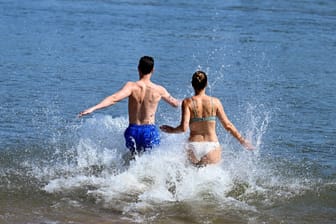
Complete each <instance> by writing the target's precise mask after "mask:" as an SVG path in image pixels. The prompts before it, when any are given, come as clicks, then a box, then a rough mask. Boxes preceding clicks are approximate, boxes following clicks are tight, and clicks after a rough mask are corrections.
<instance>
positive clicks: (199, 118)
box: [189, 98, 216, 123]
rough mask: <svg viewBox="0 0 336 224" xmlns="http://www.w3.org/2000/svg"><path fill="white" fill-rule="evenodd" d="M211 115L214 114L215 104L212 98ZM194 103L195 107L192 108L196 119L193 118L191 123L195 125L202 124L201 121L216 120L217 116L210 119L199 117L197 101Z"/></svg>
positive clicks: (209, 117)
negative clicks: (195, 123)
mask: <svg viewBox="0 0 336 224" xmlns="http://www.w3.org/2000/svg"><path fill="white" fill-rule="evenodd" d="M210 101H211V106H212V108H211V114H214V104H213V100H212V98H211V100H210ZM192 102H193V107H192V110H193V112H194V117H193V118H190V121H189V123H193V122H200V121H215V120H216V116H214V115H213V116H208V117H198V115H197V110H196V104H195V101H194V100H193V99H192Z"/></svg>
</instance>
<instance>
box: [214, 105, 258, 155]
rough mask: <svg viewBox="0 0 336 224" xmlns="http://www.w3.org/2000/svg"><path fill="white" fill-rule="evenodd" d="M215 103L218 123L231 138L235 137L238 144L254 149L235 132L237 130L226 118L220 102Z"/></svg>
mask: <svg viewBox="0 0 336 224" xmlns="http://www.w3.org/2000/svg"><path fill="white" fill-rule="evenodd" d="M216 101H217V103H216V104H217V111H216V116H217V117H218V119H219V121H220V122H221V124H222V125H223V127H224V128H225V129H226V130H227V131H228V132H229V133H230V134H231V135H232V136H233V137H235V138H236V139H237V140H238V141H239V142H240V144H242V145H243V146H244V147H245V148H247V149H249V150H252V149H254V146H253V145H252V144H251V143H250V142H249V141H247V140H246V139H245V138H244V137H243V136H242V135H241V134H240V133H239V131H238V130H237V128H236V127H235V126H234V125H233V124H232V122H231V121H230V120H229V118H228V117H227V115H226V113H225V111H224V108H223V105H222V103H221V102H220V100H218V99H217V100H216Z"/></svg>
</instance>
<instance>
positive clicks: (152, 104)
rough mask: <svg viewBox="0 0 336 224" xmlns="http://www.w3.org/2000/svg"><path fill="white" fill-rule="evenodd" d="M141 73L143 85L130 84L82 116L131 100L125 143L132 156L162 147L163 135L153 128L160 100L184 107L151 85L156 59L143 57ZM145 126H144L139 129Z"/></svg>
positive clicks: (159, 88) (162, 89)
mask: <svg viewBox="0 0 336 224" xmlns="http://www.w3.org/2000/svg"><path fill="white" fill-rule="evenodd" d="M138 72H139V81H136V82H127V83H126V84H125V85H124V86H123V87H122V88H121V89H120V90H119V91H117V92H115V93H114V94H112V95H111V96H108V97H106V98H105V99H104V100H102V101H101V102H100V103H98V104H97V105H95V106H93V107H90V108H88V109H86V110H84V111H82V112H81V113H80V114H79V117H81V116H84V115H88V114H90V113H92V112H94V111H95V110H99V109H102V108H106V107H109V106H112V105H114V104H116V103H117V102H119V101H121V100H123V99H125V98H128V116H129V127H128V128H127V129H126V131H125V139H126V146H127V147H128V148H130V150H131V151H132V153H133V152H134V150H138V148H144V150H145V149H146V148H152V146H153V144H156V145H157V144H159V142H160V141H159V137H158V136H159V134H158V133H157V130H156V128H155V127H153V126H154V124H155V113H156V110H157V107H158V104H159V102H160V100H161V99H163V100H165V101H166V102H167V103H169V104H170V105H171V106H173V107H178V106H179V104H180V103H179V101H178V100H177V99H175V98H173V97H171V96H170V94H169V93H168V91H167V90H166V89H165V88H164V87H163V86H160V85H157V84H154V83H153V82H151V77H152V74H153V72H154V59H153V58H151V57H149V56H144V57H142V58H141V59H140V61H139V65H138ZM141 125H143V126H142V127H138V126H141ZM146 125H147V126H146ZM148 125H151V127H148ZM131 126H132V127H131ZM129 129H132V130H129ZM136 129H139V130H140V129H144V130H141V132H142V133H143V134H140V135H139V133H140V132H137V131H136ZM145 132H150V133H149V134H148V133H145ZM135 135H139V136H135ZM148 135H149V136H156V137H155V138H156V139H155V140H153V139H152V140H151V139H147V136H148ZM153 138H154V137H153ZM132 142H135V143H136V146H134V145H132Z"/></svg>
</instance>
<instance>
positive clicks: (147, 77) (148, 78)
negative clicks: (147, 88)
mask: <svg viewBox="0 0 336 224" xmlns="http://www.w3.org/2000/svg"><path fill="white" fill-rule="evenodd" d="M151 77H152V73H149V74H146V75H140V80H141V81H143V82H150V81H151Z"/></svg>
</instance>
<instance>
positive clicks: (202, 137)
mask: <svg viewBox="0 0 336 224" xmlns="http://www.w3.org/2000/svg"><path fill="white" fill-rule="evenodd" d="M188 108H189V112H190V120H189V128H190V137H189V141H195V142H200V141H209V142H214V141H215V142H216V141H218V139H217V135H216V111H217V106H216V103H215V99H214V98H213V97H210V96H207V95H205V94H203V95H196V96H193V97H191V98H189V99H188Z"/></svg>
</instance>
